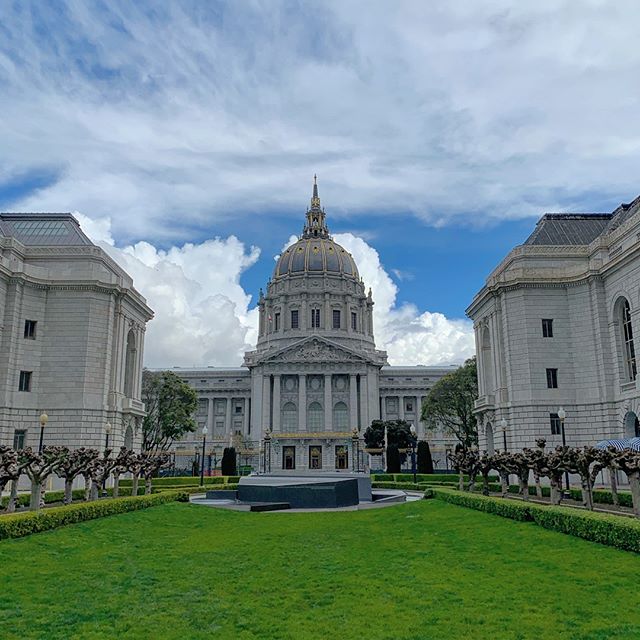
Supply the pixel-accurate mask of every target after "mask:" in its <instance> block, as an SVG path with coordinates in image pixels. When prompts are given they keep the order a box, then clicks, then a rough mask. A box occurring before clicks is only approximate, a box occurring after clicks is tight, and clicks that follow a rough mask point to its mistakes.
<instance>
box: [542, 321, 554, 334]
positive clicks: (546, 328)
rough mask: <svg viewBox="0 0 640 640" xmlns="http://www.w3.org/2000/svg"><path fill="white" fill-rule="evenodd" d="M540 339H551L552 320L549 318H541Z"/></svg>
mask: <svg viewBox="0 0 640 640" xmlns="http://www.w3.org/2000/svg"><path fill="white" fill-rule="evenodd" d="M542 337H543V338H553V320H552V319H551V318H542Z"/></svg>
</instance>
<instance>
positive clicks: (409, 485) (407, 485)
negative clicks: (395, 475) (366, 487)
mask: <svg viewBox="0 0 640 640" xmlns="http://www.w3.org/2000/svg"><path fill="white" fill-rule="evenodd" d="M371 487H372V488H373V489H400V490H401V491H424V490H425V489H426V485H425V484H422V483H415V484H414V483H413V482H372V483H371Z"/></svg>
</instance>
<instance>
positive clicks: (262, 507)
mask: <svg viewBox="0 0 640 640" xmlns="http://www.w3.org/2000/svg"><path fill="white" fill-rule="evenodd" d="M285 509H291V505H290V504H289V503H288V502H262V503H259V504H252V505H251V506H250V507H249V511H284V510H285Z"/></svg>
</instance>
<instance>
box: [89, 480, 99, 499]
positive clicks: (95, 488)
mask: <svg viewBox="0 0 640 640" xmlns="http://www.w3.org/2000/svg"><path fill="white" fill-rule="evenodd" d="M99 494H100V485H99V484H98V483H97V482H96V481H95V480H91V499H92V500H97V499H98V496H99Z"/></svg>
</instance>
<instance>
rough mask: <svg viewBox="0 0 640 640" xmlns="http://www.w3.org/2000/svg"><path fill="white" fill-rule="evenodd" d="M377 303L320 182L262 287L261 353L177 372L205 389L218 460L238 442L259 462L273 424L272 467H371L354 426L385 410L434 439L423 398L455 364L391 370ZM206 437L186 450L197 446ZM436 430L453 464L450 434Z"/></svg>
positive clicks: (203, 418)
mask: <svg viewBox="0 0 640 640" xmlns="http://www.w3.org/2000/svg"><path fill="white" fill-rule="evenodd" d="M373 304H374V303H373V297H372V292H371V290H369V291H366V289H365V285H364V282H363V281H362V279H361V278H360V275H359V273H358V268H357V265H356V264H355V262H354V260H353V257H352V256H351V254H350V253H349V252H347V251H346V249H344V248H343V247H341V246H340V245H339V244H337V243H336V242H335V241H334V240H333V239H332V237H331V235H330V233H329V229H328V227H327V224H326V216H325V212H324V209H323V208H322V207H321V204H320V198H319V197H318V187H317V185H316V184H314V187H313V197H312V198H311V205H310V207H309V209H308V211H307V213H306V223H305V225H304V229H303V232H302V235H301V236H300V238H299V240H298V241H297V242H296V243H294V244H293V245H291V246H290V247H288V248H287V249H285V251H284V252H283V253H282V255H281V256H280V257H279V259H278V261H277V263H276V266H275V269H274V271H273V275H272V277H271V279H270V280H269V282H268V284H267V287H266V292H264V293H263V292H262V291H261V292H260V297H259V303H258V306H259V329H258V341H257V345H256V349H255V350H254V351H249V352H247V353H246V354H245V358H244V364H243V366H242V367H238V368H230V369H225V368H217V367H216V368H214V367H206V368H200V369H185V368H178V369H174V371H176V373H178V374H179V375H180V376H181V377H182V378H183V379H184V380H186V381H188V382H189V383H190V384H191V385H192V386H193V387H194V388H195V389H196V390H197V392H198V395H199V403H200V404H199V409H198V412H197V415H196V418H197V421H198V424H199V427H200V428H201V427H203V426H204V425H205V424H206V425H207V428H208V432H209V434H210V435H209V439H210V442H211V443H212V446H214V447H215V452H216V457H217V458H218V459H219V457H220V454H221V452H222V448H223V447H224V446H228V444H229V443H231V442H234V443H235V444H236V447H237V448H238V449H240V451H241V455H240V459H241V461H242V451H243V450H244V451H245V452H246V457H247V459H249V458H251V456H252V455H253V458H254V462H255V457H256V454H257V451H258V450H259V448H260V447H261V446H263V444H264V442H263V439H264V435H265V433H266V432H268V431H269V430H271V440H270V445H269V448H270V455H271V465H270V466H271V468H272V469H273V470H307V469H324V470H335V469H350V468H353V467H354V466H360V467H362V462H360V463H358V465H354V464H353V463H354V460H353V455H354V447H353V441H352V437H353V430H354V429H356V433H359V434H360V437H361V435H362V432H363V431H364V429H366V427H367V426H368V425H370V424H371V421H372V420H376V419H379V418H380V417H381V416H382V417H383V418H385V419H389V420H391V419H405V420H407V421H408V422H411V423H414V424H415V426H416V428H417V429H418V432H419V435H420V436H421V437H425V430H424V425H422V424H421V423H420V407H421V404H422V400H423V398H424V397H425V395H426V394H427V392H428V390H429V388H430V387H431V386H432V385H433V383H434V382H436V381H437V380H438V379H440V378H441V377H442V376H443V375H444V374H445V373H447V372H450V371H452V370H453V369H452V368H451V367H420V366H419V367H389V366H387V354H386V353H385V352H384V351H380V350H378V349H376V346H375V341H374V327H373ZM199 434H200V431H198V434H195V436H192V437H191V438H190V439H188V440H186V441H183V442H181V443H179V445H178V449H177V451H178V452H179V451H180V447H182V448H183V449H184V450H186V449H188V448H189V447H191V448H192V447H193V446H194V445H197V443H198V441H199V438H200V437H201V436H200V435H199ZM427 435H428V436H429V438H430V439H431V441H432V443H433V445H434V446H435V448H436V451H435V453H434V457H436V458H437V456H438V455H440V459H441V461H442V465H443V466H444V453H443V450H444V447H445V445H446V443H447V442H448V441H449V440H447V439H445V438H444V437H443V436H442V434H436V435H435V436H432V435H431V434H430V433H429V434H427ZM361 446H362V443H359V445H358V447H361ZM438 449H439V450H440V454H438ZM356 450H357V449H356Z"/></svg>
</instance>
